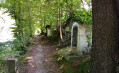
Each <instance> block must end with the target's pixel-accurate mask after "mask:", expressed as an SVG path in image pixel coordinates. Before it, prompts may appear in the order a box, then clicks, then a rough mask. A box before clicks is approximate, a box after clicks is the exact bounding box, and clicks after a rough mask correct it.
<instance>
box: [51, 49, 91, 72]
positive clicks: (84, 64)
mask: <svg viewBox="0 0 119 73" xmlns="http://www.w3.org/2000/svg"><path fill="white" fill-rule="evenodd" d="M52 57H53V58H54V59H55V61H56V62H57V63H58V65H59V66H60V69H62V70H63V73H89V62H90V55H80V54H75V53H72V51H71V49H70V48H65V49H61V50H59V51H56V52H55V53H53V54H52Z"/></svg>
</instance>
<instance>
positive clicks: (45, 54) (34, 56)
mask: <svg viewBox="0 0 119 73" xmlns="http://www.w3.org/2000/svg"><path fill="white" fill-rule="evenodd" d="M42 37H43V36H36V37H35V41H34V44H35V45H33V46H31V47H30V49H29V55H30V56H29V57H28V59H27V61H26V62H25V65H24V68H23V70H22V72H20V73H62V71H61V70H60V68H59V67H58V65H57V64H56V63H55V62H54V61H53V59H52V58H51V57H50V56H51V54H52V53H53V50H54V49H55V46H51V45H48V44H47V43H46V44H45V45H41V44H42V43H45V42H47V41H42V40H41V39H42ZM39 41H40V42H39Z"/></svg>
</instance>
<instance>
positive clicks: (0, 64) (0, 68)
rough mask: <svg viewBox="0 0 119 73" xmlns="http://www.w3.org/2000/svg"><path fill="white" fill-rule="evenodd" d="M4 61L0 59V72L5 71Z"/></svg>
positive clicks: (3, 72)
mask: <svg viewBox="0 0 119 73" xmlns="http://www.w3.org/2000/svg"><path fill="white" fill-rule="evenodd" d="M6 69H7V68H6V61H4V60H0V73H6V71H7V70H6Z"/></svg>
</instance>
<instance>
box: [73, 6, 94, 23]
mask: <svg viewBox="0 0 119 73" xmlns="http://www.w3.org/2000/svg"><path fill="white" fill-rule="evenodd" d="M74 14H75V16H76V17H74V21H77V22H79V23H81V24H85V25H90V24H92V9H89V10H85V9H83V8H79V9H78V10H76V11H75V12H74Z"/></svg>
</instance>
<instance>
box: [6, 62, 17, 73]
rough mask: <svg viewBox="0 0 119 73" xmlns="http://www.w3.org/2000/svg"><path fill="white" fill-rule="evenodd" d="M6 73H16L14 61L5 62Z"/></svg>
mask: <svg viewBox="0 0 119 73" xmlns="http://www.w3.org/2000/svg"><path fill="white" fill-rule="evenodd" d="M7 73H16V72H15V60H7Z"/></svg>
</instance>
